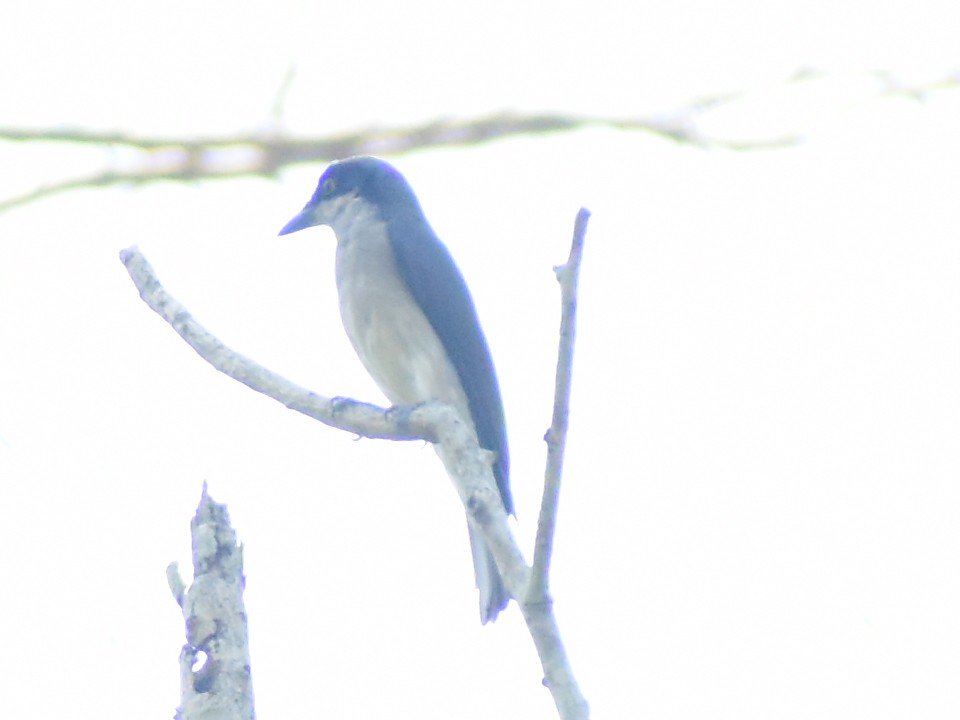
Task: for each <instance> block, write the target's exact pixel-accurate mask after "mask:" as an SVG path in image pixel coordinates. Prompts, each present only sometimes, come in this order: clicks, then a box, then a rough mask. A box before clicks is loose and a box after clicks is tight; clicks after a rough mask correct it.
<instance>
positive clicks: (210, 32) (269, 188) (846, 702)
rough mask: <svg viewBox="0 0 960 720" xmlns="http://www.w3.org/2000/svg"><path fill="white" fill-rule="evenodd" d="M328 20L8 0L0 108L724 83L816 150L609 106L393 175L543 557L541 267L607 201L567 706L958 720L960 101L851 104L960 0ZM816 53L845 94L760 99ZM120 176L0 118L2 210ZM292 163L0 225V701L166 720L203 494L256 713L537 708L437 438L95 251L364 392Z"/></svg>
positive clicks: (513, 712)
mask: <svg viewBox="0 0 960 720" xmlns="http://www.w3.org/2000/svg"><path fill="white" fill-rule="evenodd" d="M340 5H341V6H340V7H337V5H336V4H334V3H324V4H322V5H321V4H320V3H313V2H310V3H307V2H293V1H291V0H286V1H282V0H281V1H280V2H277V1H276V0H274V1H272V2H270V3H252V4H250V3H248V4H246V5H245V6H243V7H241V6H238V5H236V4H234V3H230V4H227V3H223V2H212V3H200V4H198V3H196V2H189V3H188V2H176V3H166V4H164V5H163V6H162V7H160V6H150V7H147V6H145V5H142V4H137V3H129V2H94V3H82V4H77V3H67V2H39V3H30V4H29V8H28V6H27V4H26V3H20V4H19V5H18V6H16V7H15V8H13V9H12V10H9V9H8V11H7V12H5V17H6V21H5V22H4V23H3V24H2V25H0V67H3V68H4V70H5V71H4V72H3V73H0V98H2V100H0V125H4V126H30V127H84V128H90V129H100V130H111V131H113V130H116V131H121V132H128V133H131V134H140V135H150V134H163V135H182V136H184V137H191V136H195V135H229V134H231V133H237V132H245V131H250V130H254V129H256V130H262V131H264V132H271V131H276V132H290V133H300V134H312V135H322V134H324V133H329V132H333V131H336V130H341V129H354V128H357V127H363V126H370V125H379V126H391V125H395V124H402V123H408V122H420V121H426V120H431V119H435V118H438V117H471V116H474V115H479V114H487V113H489V112H494V111H500V110H513V111H517V112H524V111H527V112H540V111H559V112H568V113H589V114H595V115H602V114H617V115H622V116H635V115H641V114H647V113H653V112H660V111H669V110H671V109H673V108H675V107H677V106H679V105H681V104H683V103H684V102H687V101H689V100H691V99H694V98H697V97H700V96H702V95H707V94H714V93H720V92H726V91H736V90H746V91H749V92H750V93H751V99H750V100H749V101H747V102H743V103H741V104H737V105H735V106H732V107H730V108H727V109H725V110H724V111H723V112H721V113H718V114H716V115H714V116H708V117H706V118H704V120H703V122H702V123H701V125H700V127H701V129H703V130H704V131H707V132H710V133H713V134H715V135H718V136H721V137H724V138H733V139H762V138H765V137H775V136H777V135H780V134H782V133H784V132H787V131H790V130H794V129H798V128H799V129H801V130H803V131H805V132H807V133H808V135H809V140H808V142H807V143H805V144H803V145H801V146H799V147H796V148H794V149H789V150H781V151H761V152H755V153H751V154H737V153H732V152H728V151H722V150H713V151H705V150H700V149H695V148H692V147H688V146H683V145H677V144H674V143H671V142H668V141H665V140H662V139H659V138H656V137H652V136H650V135H647V134H643V133H632V134H628V133H617V132H613V131H609V130H599V129H598V130H590V131H582V132H577V133H569V134H553V135H550V136H547V137H541V138H536V139H533V138H523V139H511V140H507V141H502V142H497V143H491V144H489V145H485V146H482V147H478V148H472V149H469V150H463V149H461V150H445V151H424V152H419V153H415V154H412V155H407V156H404V157H401V158H391V160H393V161H394V162H395V163H396V164H397V165H398V166H399V167H400V168H401V170H402V171H403V172H404V173H405V174H406V175H407V177H408V179H409V180H410V181H411V182H412V184H413V186H414V188H415V189H416V190H417V192H418V194H419V196H420V198H421V201H422V203H423V205H424V207H425V209H426V211H427V214H428V216H429V218H430V219H431V221H432V223H433V224H434V227H435V229H436V230H437V231H438V233H439V234H440V236H441V237H442V238H443V239H444V240H445V241H446V242H447V244H448V245H449V246H450V247H451V250H452V251H453V253H454V256H455V257H456V258H457V259H458V262H459V264H460V266H461V268H462V270H463V271H464V274H465V275H466V277H467V280H468V282H469V283H470V285H471V287H472V289H473V292H474V296H475V300H476V302H477V305H478V307H479V309H480V313H481V317H482V320H483V322H484V326H485V329H486V331H487V335H488V338H489V340H490V343H491V346H492V350H493V353H494V357H495V359H496V362H497V366H498V369H499V373H500V378H501V383H502V386H503V391H504V398H505V403H506V408H507V414H508V422H509V427H510V442H511V453H512V456H513V458H514V465H513V467H514V470H513V485H514V489H515V490H514V492H515V494H516V497H517V504H518V516H519V521H518V526H517V527H518V535H519V537H520V538H521V541H522V543H523V546H524V549H525V551H526V552H527V553H528V555H529V554H530V548H531V539H532V536H533V533H534V527H533V523H534V522H535V518H536V512H537V503H538V501H539V493H540V485H541V478H542V464H543V456H544V446H543V443H542V442H541V437H542V435H543V431H544V430H545V428H546V426H547V424H548V420H549V413H550V391H551V386H552V376H553V362H554V361H553V356H554V351H555V345H556V340H555V329H556V326H557V322H558V320H557V314H558V311H557V291H556V286H555V283H554V281H553V277H552V273H551V266H552V265H554V264H556V263H558V262H560V261H562V260H563V259H564V258H565V257H566V252H567V244H568V239H569V236H570V232H571V227H572V222H573V218H574V215H575V213H576V210H577V208H578V207H580V206H581V205H586V206H587V207H589V208H590V209H591V210H592V211H593V213H594V215H593V220H592V223H591V226H590V231H589V235H588V245H587V252H586V259H585V262H584V268H583V279H582V287H581V293H582V294H581V310H582V315H581V332H580V344H579V346H578V350H577V359H576V377H575V392H574V401H573V413H574V414H573V422H572V428H571V435H570V447H569V456H568V464H567V473H566V478H565V486H564V495H563V498H562V511H561V518H560V527H559V537H558V542H557V554H556V569H555V574H554V578H553V583H554V594H555V598H556V608H557V614H558V617H559V621H560V623H561V628H562V630H563V632H564V635H565V639H566V642H567V646H568V649H569V652H570V656H571V659H572V662H573V666H574V669H575V670H576V671H577V674H578V677H579V679H580V681H581V684H582V687H583V690H584V692H585V693H586V695H587V697H588V699H589V700H590V702H591V703H592V707H593V709H594V715H595V717H597V718H602V717H609V718H646V717H651V718H654V717H655V718H701V717H721V718H725V717H730V718H738V719H740V720H747V719H753V718H755V719H758V720H759V719H764V720H766V719H768V718H778V719H785V718H861V717H862V718H871V719H878V718H891V719H892V718H905V717H913V718H927V719H933V718H956V717H957V716H958V713H960V683H958V681H957V678H958V677H960V574H958V569H957V568H958V561H957V558H958V548H960V523H958V521H957V518H958V510H960V476H958V473H960V452H958V438H960V379H958V372H960V323H958V321H957V316H958V310H960V283H958V277H960V242H958V240H960V237H958V231H957V226H958V213H957V207H958V197H960V193H958V184H957V177H958V175H957V167H958V164H960V143H958V140H957V128H960V91H957V90H953V91H941V92H938V93H934V94H932V95H930V96H929V97H927V98H926V100H925V101H924V102H916V101H912V100H908V99H905V98H903V97H888V98H886V99H876V97H875V95H876V93H877V91H878V88H879V84H878V83H877V82H876V81H875V80H872V79H871V78H870V77H869V76H868V75H867V73H868V72H869V71H872V70H875V69H885V70H890V71H892V72H894V73H896V74H897V75H898V76H899V77H900V78H901V79H903V81H905V82H907V83H920V82H928V81H931V80H934V79H936V78H939V77H942V76H944V75H945V74H947V73H948V72H951V71H952V72H956V71H957V69H958V67H960V66H958V63H960V54H958V46H957V42H956V37H957V28H960V5H958V4H957V3H956V2H952V1H951V0H939V1H937V0H931V1H930V2H920V3H918V2H917V1H916V0H909V1H906V0H904V1H901V2H891V3H885V4H882V5H881V6H878V4H877V3H862V2H861V3H845V4H841V5H838V4H837V3H836V2H834V1H832V0H830V1H826V0H813V1H812V2H803V3H799V2H798V3H790V4H780V3H769V2H744V1H740V2H734V3H706V2H702V3H657V4H647V5H646V6H635V7H632V8H631V9H629V10H624V7H625V5H624V3H622V2H619V1H617V2H613V1H612V0H611V1H608V2H592V3H590V4H589V6H587V5H586V4H584V5H582V6H581V5H575V4H572V3H560V4H559V6H558V3H556V2H534V3H525V4H518V3H514V2H511V3H507V2H495V3H492V4H491V3H490V2H486V3H482V4H477V5H476V6H475V7H471V6H470V5H464V4H463V3H433V2H416V1H415V0H411V2H405V3H382V4H379V3H370V2H352V3H342V4H340ZM18 13H19V15H18ZM291 66H292V67H294V68H295V69H296V76H295V79H294V83H293V85H292V87H291V88H290V92H289V95H288V98H287V102H286V106H285V110H284V112H283V115H282V117H281V118H280V119H279V120H276V119H273V118H272V117H271V106H272V104H273V102H274V98H275V96H276V93H277V90H278V88H279V86H280V85H281V84H282V81H283V77H284V75H285V74H286V72H287V70H288V69H289V68H290V67H291ZM805 67H813V68H817V69H822V70H824V71H827V72H828V73H829V74H830V80H828V81H825V82H821V83H816V84H813V85H809V86H800V87H796V86H791V88H789V89H786V90H785V89H783V88H782V87H781V85H780V83H781V81H782V80H783V79H784V78H786V77H788V76H790V75H791V74H792V73H794V72H795V71H796V70H798V69H800V68H805ZM124 157H125V156H124V155H121V154H118V155H116V156H109V157H105V156H104V155H103V154H101V153H98V152H92V151H90V150H86V149H77V148H70V147H65V146H59V145H45V146H28V145H19V146H18V145H10V144H0V167H2V168H3V172H2V173H0V195H2V196H6V195H9V194H13V193H17V192H22V191H25V190H28V189H30V188H32V187H34V186H36V185H38V184H41V183H44V182H50V181H54V180H57V179H62V178H64V177H70V176H73V175H77V174H81V173H84V172H89V171H91V170H93V169H96V168H98V167H100V166H102V164H103V163H104V162H106V161H119V160H122V159H123V158H124ZM321 171H322V167H320V166H316V167H312V166H311V167H301V168H297V169H294V170H291V171H289V172H285V173H284V175H283V177H282V178H281V179H280V181H279V182H270V181H265V180H243V181H236V182H204V183H197V184H194V185H180V184H163V185H154V186H149V187H143V188H132V189H110V190H90V191H84V192H76V193H73V194H70V195H64V196H60V197H56V198H53V199H50V200H46V201H43V202H39V203H36V204H34V205H31V206H29V207H25V208H22V209H18V210H16V211H13V212H9V213H7V214H5V215H3V216H0V238H2V239H0V567H2V568H3V574H4V582H3V588H4V590H3V600H2V601H0V612H2V614H0V677H3V678H4V683H3V685H4V686H5V687H6V688H7V689H8V692H6V693H5V694H4V708H3V712H4V714H5V715H7V716H9V717H11V718H14V717H15V718H52V717H69V718H77V719H78V720H86V719H88V718H90V719H92V718H98V719H99V718H127V717H140V718H158V719H159V718H168V717H170V716H171V713H172V712H173V709H174V707H175V706H176V704H177V700H178V693H179V690H178V676H177V655H178V652H179V649H180V645H181V643H182V642H183V635H182V624H181V618H180V615H179V610H178V608H177V607H176V605H175V604H174V602H173V600H172V599H171V597H170V595H169V593H168V591H167V588H166V581H165V577H164V568H165V566H166V564H167V563H168V562H169V561H170V560H172V559H177V558H179V559H181V561H182V562H185V561H187V559H188V558H189V535H188V523H189V519H190V517H191V516H192V513H193V511H194V508H195V505H196V502H197V500H198V499H199V495H200V488H201V484H202V482H203V481H204V480H207V481H208V482H209V483H210V489H211V493H212V494H213V496H214V497H215V498H216V499H217V500H219V501H222V502H226V503H228V505H229V507H230V511H231V514H232V517H233V520H234V524H235V526H236V528H237V530H238V532H239V533H240V537H241V539H242V541H243V542H244V543H245V553H246V559H247V576H248V592H247V596H246V599H247V609H248V612H249V617H250V627H251V643H252V653H253V672H254V682H255V692H256V697H257V710H258V713H259V715H260V716H261V717H264V718H281V717H293V716H297V715H304V714H306V715H312V716H316V717H323V716H329V717H342V718H351V717H358V718H359V717H364V718H370V717H398V716H399V717H418V718H443V717H456V718H466V719H469V718H488V717H503V718H551V717H554V714H553V708H552V702H551V700H550V697H549V695H548V694H547V692H546V691H545V690H544V689H543V688H541V687H540V685H539V681H540V668H539V666H538V663H537V660H536V657H535V654H534V651H533V649H532V647H531V644H530V642H529V639H528V637H527V635H526V633H525V630H524V629H523V627H522V623H521V621H520V618H519V613H518V612H517V611H516V608H515V606H511V608H510V609H509V610H508V611H507V612H506V613H505V614H504V615H503V616H502V617H501V619H500V620H499V621H498V622H497V623H496V624H495V625H492V626H488V627H481V626H480V625H479V623H478V621H477V610H476V596H475V591H474V589H473V586H472V571H471V568H470V560H469V551H468V547H467V535H466V531H465V527H464V519H463V513H462V510H461V508H459V506H458V500H457V498H456V495H455V493H454V491H453V490H452V488H451V487H450V485H449V482H448V481H447V480H446V478H445V476H444V475H443V471H442V468H441V466H440V464H439V462H438V461H437V459H436V457H435V456H434V454H433V453H432V452H431V451H430V450H429V449H427V448H424V447H423V446H422V445H421V444H415V443H411V444H395V443H386V442H374V441H366V440H364V441H359V442H358V441H355V440H354V439H352V438H350V437H347V436H345V435H343V434H342V433H339V432H337V431H334V430H331V429H329V428H326V427H323V426H321V425H319V424H317V423H315V422H313V421H310V420H307V419H305V418H302V417H300V416H298V415H296V414H294V413H292V412H290V411H288V410H286V409H284V408H283V407H281V406H279V405H278V404H276V403H274V402H273V401H270V400H267V399H264V398H262V397H260V396H257V395H255V394H253V393H252V392H251V391H249V390H247V389H246V388H244V387H242V386H240V385H238V384H237V383H235V382H233V381H231V380H229V379H226V378H224V377H222V376H219V375H218V374H217V373H216V372H214V371H213V370H211V369H210V368H209V367H208V366H206V365H205V364H204V363H203V362H202V361H201V360H199V359H198V358H197V357H196V356H195V355H194V354H193V353H192V351H190V350H189V349H188V348H187V347H186V346H185V345H184V344H183V343H182V342H181V341H180V340H179V339H178V338H177V337H176V335H175V334H174V333H173V331H172V330H170V329H169V328H168V327H167V326H166V325H164V324H163V323H162V322H161V321H160V320H159V319H157V318H156V317H155V316H154V315H153V314H152V313H151V312H150V311H149V310H148V309H147V308H146V307H145V306H144V305H143V304H142V303H141V302H140V300H139V299H138V297H137V295H136V293H135V291H134V289H133V287H132V285H131V283H130V281H129V279H128V278H127V276H126V273H125V271H124V269H123V267H122V266H121V264H120V262H119V261H118V259H117V252H118V251H119V250H120V249H121V248H123V247H125V246H127V245H130V244H133V243H136V244H138V245H139V246H140V247H141V249H142V250H143V251H144V253H145V254H146V256H147V257H148V258H149V260H150V261H151V262H152V264H153V265H154V267H155V269H156V270H157V272H158V273H159V275H160V278H161V280H162V281H164V282H165V284H166V285H167V287H168V289H169V290H170V291H171V292H173V293H174V294H175V295H176V296H177V297H178V298H179V299H180V300H182V301H183V302H185V303H186V304H187V306H188V307H189V308H190V309H191V310H192V311H193V312H194V313H195V315H196V316H197V318H198V319H199V320H200V321H201V322H203V323H204V324H205V325H206V326H207V327H208V328H209V329H211V330H212V331H213V332H215V333H217V334H218V335H219V336H220V337H221V338H222V339H223V340H224V341H226V342H227V343H229V344H231V345H232V346H233V347H234V348H236V349H237V350H239V351H241V352H243V353H245V354H247V355H249V356H251V357H253V358H256V359H257V360H259V361H260V362H262V363H264V364H266V365H267V366H268V367H271V368H272V369H274V370H277V371H279V372H281V373H284V374H286V375H287V376H288V377H290V378H291V379H292V380H295V381H297V382H300V383H303V384H305V385H308V386H310V387H311V388H314V389H315V390H317V391H318V392H322V393H325V394H330V395H336V394H339V395H351V396H355V397H358V398H361V399H365V400H370V401H376V402H383V399H382V397H381V396H380V395H379V393H378V392H377V390H376V389H375V387H374V385H373V383H372V381H370V380H369V379H368V378H367V377H366V376H365V374H364V372H363V370H362V368H361V367H360V365H359V362H358V361H357V360H356V358H355V357H354V355H353V353H352V350H351V349H350V347H349V345H348V343H347V340H346V338H345V336H344V335H343V332H342V329H341V327H340V324H339V318H338V316H337V312H336V298H335V291H334V287H333V277H332V259H333V240H332V238H331V237H330V236H328V235H327V234H325V232H324V231H320V230H317V231H311V232H305V233H299V234H297V235H294V236H292V237H288V238H283V239H278V238H277V237H276V232H277V230H278V229H279V228H280V227H281V225H282V224H283V223H284V222H286V221H287V220H288V219H289V218H290V217H291V216H292V215H293V214H294V213H295V212H296V211H297V210H298V209H299V208H300V207H301V206H302V205H303V203H304V202H305V201H306V200H307V198H308V197H309V195H310V193H311V192H312V190H313V186H314V183H315V181H316V177H317V176H318V175H319V173H320V172H321ZM409 509H414V510H415V511H416V513H417V514H418V515H419V517H421V518H422V524H421V525H419V526H409V525H408V524H407V523H406V522H405V517H406V512H407V510H409Z"/></svg>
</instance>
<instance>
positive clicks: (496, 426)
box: [387, 219, 513, 514]
mask: <svg viewBox="0 0 960 720" xmlns="http://www.w3.org/2000/svg"><path fill="white" fill-rule="evenodd" d="M398 220H399V219H398ZM387 227H388V232H389V233H390V244H391V247H392V248H393V253H394V257H395V259H396V263H397V270H398V272H399V273H400V276H401V277H402V278H403V280H404V282H405V283H406V284H407V287H408V288H409V290H410V294H411V295H413V297H414V299H415V300H416V302H417V304H418V305H419V306H420V308H421V309H422V310H423V312H424V314H425V315H426V316H427V319H428V320H429V321H430V324H431V326H432V327H433V329H434V331H435V332H436V333H437V336H438V337H439V338H440V342H441V343H443V347H444V349H446V351H447V355H448V356H449V357H450V360H451V362H452V363H453V366H454V367H455V368H456V371H457V375H458V376H459V378H460V383H461V384H462V385H463V390H464V394H465V395H466V396H467V402H468V403H469V405H470V414H471V416H472V420H473V424H474V427H476V430H477V439H478V440H479V442H480V446H481V447H483V448H485V449H487V450H491V451H493V452H495V453H496V454H497V461H496V463H495V465H494V475H495V477H496V480H497V487H498V488H499V490H500V497H501V499H502V501H503V505H504V507H505V508H506V510H507V512H508V513H511V514H512V513H513V498H512V496H511V494H510V480H509V477H510V456H509V452H508V449H507V432H506V424H505V421H504V414H503V401H502V400H501V397H500V386H499V384H498V382H497V375H496V371H495V370H494V366H493V359H492V358H491V356H490V349H489V348H488V346H487V341H486V338H485V337H484V334H483V330H482V329H481V327H480V321H479V319H478V317H477V311H476V308H475V307H474V304H473V299H472V298H471V297H470V291H469V290H468V289H467V285H466V283H465V282H464V280H463V276H462V275H461V274H460V270H459V269H458V268H457V266H456V264H455V263H454V261H453V258H452V257H451V255H450V252H449V251H448V250H447V248H446V246H444V245H443V243H441V242H440V240H439V239H438V238H437V237H436V235H435V234H434V233H433V231H432V230H431V229H430V227H429V225H426V224H425V223H423V222H420V223H409V222H402V221H398V222H388V224H387ZM411 227H414V228H415V229H413V230H411V229H410V228H411ZM401 228H402V229H401Z"/></svg>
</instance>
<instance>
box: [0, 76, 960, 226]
mask: <svg viewBox="0 0 960 720" xmlns="http://www.w3.org/2000/svg"><path fill="white" fill-rule="evenodd" d="M868 76H869V77H870V78H871V79H872V80H874V81H875V82H876V83H877V86H878V89H877V91H876V93H875V97H877V98H881V97H888V96H905V97H911V98H916V99H923V98H924V97H925V96H926V95H927V94H929V93H931V92H934V91H941V90H946V89H950V88H956V87H958V86H960V73H950V74H946V75H944V76H943V77H941V78H937V79H936V80H934V81H932V82H928V83H924V84H921V85H907V84H905V83H901V82H899V81H898V80H897V78H896V76H895V75H894V74H892V73H889V72H883V71H877V72H874V73H870V74H869V75H868ZM828 77H829V76H828V75H827V74H826V73H822V72H817V71H810V70H803V71H799V72H797V73H795V74H794V75H793V76H792V77H789V78H787V79H786V80H785V84H796V83H808V82H813V81H818V80H823V79H826V78H828ZM750 94H751V93H749V92H746V91H738V92H730V93H720V94H715V95H708V96H705V97H702V98H699V99H696V100H693V101H691V102H689V103H686V104H684V105H681V106H680V107H678V108H675V109H672V110H669V111H666V112H660V113H655V114H651V115H647V116H642V117H634V118H616V117H599V116H579V115H565V114H534V115H521V114H514V113H499V114H494V115H488V116H486V117H481V118H475V119H470V120H438V121H433V122H429V123H424V124H418V125H410V126H406V127H393V128H367V129H364V130H359V131H355V132H347V133H341V134H339V135H333V136H329V137H322V138H291V137H285V136H283V135H280V134H277V133H251V134H247V135H237V136H232V137H203V138H192V139H190V138H181V137H140V136H137V135H132V134H125V133H119V132H97V131H93V130H85V129H70V128H49V129H36V128H16V127H0V140H7V141H10V142H62V143H71V144H82V145H93V146H101V147H104V148H118V147H121V148H126V149H128V150H131V151H132V152H134V153H135V154H136V156H135V159H134V164H133V165H132V166H131V164H130V161H129V160H125V161H124V162H123V166H122V167H121V166H120V165H119V164H116V165H114V166H111V167H107V168H106V169H104V170H101V171H99V172H95V173H90V174H87V175H81V176H77V177H73V178H65V179H63V180H57V181H54V182H51V183H48V184H46V185H43V186H41V187H38V188H34V189H32V190H29V191H27V192H24V193H22V194H20V195H15V196H11V197H7V198H4V199H2V200H0V212H3V211H5V210H9V209H11V208H15V207H19V206H22V205H26V204H28V203H31V202H35V201H37V200H41V199H43V198H47V197H50V196H52V195H56V194H59V193H63V192H68V191H71V190H76V189H79V188H85V187H104V186H113V185H143V184H146V183H153V182H159V181H180V182H189V181H192V180H198V179H204V180H210V179H219V180H224V179H234V178H240V177H265V178H272V177H275V176H276V175H277V173H278V172H279V171H280V170H281V169H284V168H287V167H290V166H292V165H297V164H303V163H321V162H329V161H331V160H336V159H340V158H344V157H349V156H351V155H399V154H402V153H405V152H411V151H413V150H418V149H423V148H430V147H451V146H467V145H477V144H480V143H485V142H490V141H493V140H498V139H502V138H507V137H513V136H517V135H541V134H544V133H555V132H569V131H572V130H578V129H582V128H586V127H606V128H611V129H615V130H623V131H641V132H648V133H652V134H655V135H658V136H660V137H664V138H668V139H670V140H673V141H674V142H678V143H684V144H688V145H694V146H696V147H709V148H722V149H727V150H735V151H751V150H769V149H774V148H782V147H789V146H793V145H797V144H799V143H801V142H803V140H804V135H803V134H802V133H800V132H790V133H785V134H782V135H779V136H773V137H769V138H764V139H751V140H732V139H725V138H721V137H715V136H711V135H708V134H706V133H705V132H704V131H703V130H702V129H701V128H700V126H699V123H700V120H701V118H702V117H703V116H704V115H705V114H706V113H708V112H711V111H714V110H717V109H719V108H721V107H724V106H729V105H732V104H734V103H736V102H738V101H740V100H743V99H745V98H747V97H749V96H750Z"/></svg>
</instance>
